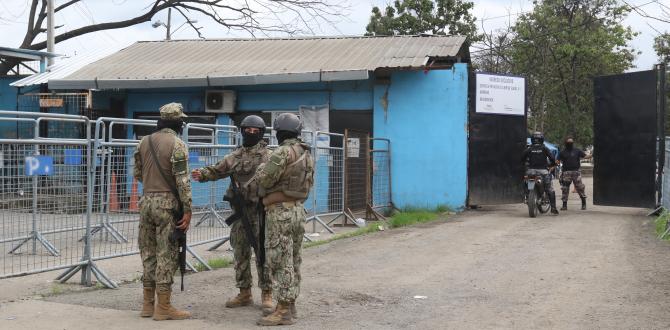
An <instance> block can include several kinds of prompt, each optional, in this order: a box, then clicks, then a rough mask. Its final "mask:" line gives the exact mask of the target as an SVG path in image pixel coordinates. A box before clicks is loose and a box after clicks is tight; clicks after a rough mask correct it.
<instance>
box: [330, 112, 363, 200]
mask: <svg viewBox="0 0 670 330" xmlns="http://www.w3.org/2000/svg"><path fill="white" fill-rule="evenodd" d="M329 121H330V123H329V124H330V131H331V132H333V133H339V134H345V132H346V133H347V134H348V135H347V137H348V138H349V139H357V140H358V143H359V152H358V153H355V154H354V153H347V152H345V157H346V159H345V169H344V175H345V177H344V180H333V181H331V185H330V189H329V190H330V195H331V196H338V195H339V194H340V191H341V189H342V187H341V186H340V184H341V182H343V181H344V183H345V192H344V199H345V200H344V206H345V207H347V208H349V209H351V210H353V211H358V210H363V209H365V206H366V203H367V196H368V190H369V189H370V187H369V182H370V178H369V174H370V171H369V170H368V158H369V157H370V152H369V150H370V146H369V143H368V137H369V136H370V135H372V111H369V110H356V111H340V110H331V111H330V114H329ZM343 144H344V141H343V139H331V145H332V146H333V147H342V146H343ZM333 183H334V184H333Z"/></svg>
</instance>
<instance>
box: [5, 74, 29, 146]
mask: <svg viewBox="0 0 670 330" xmlns="http://www.w3.org/2000/svg"><path fill="white" fill-rule="evenodd" d="M22 78H24V77H23V76H21V77H0V110H10V111H16V94H17V93H18V89H17V88H16V87H12V86H9V84H11V83H13V82H15V81H17V80H19V79H22ZM16 129H17V125H16V124H15V123H11V122H0V138H5V139H14V138H16Z"/></svg>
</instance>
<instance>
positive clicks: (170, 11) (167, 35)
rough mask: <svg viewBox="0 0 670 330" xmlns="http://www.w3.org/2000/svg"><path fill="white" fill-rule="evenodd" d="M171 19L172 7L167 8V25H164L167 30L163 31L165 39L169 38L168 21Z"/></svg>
mask: <svg viewBox="0 0 670 330" xmlns="http://www.w3.org/2000/svg"><path fill="white" fill-rule="evenodd" d="M171 21H172V8H168V20H167V25H166V26H165V27H166V28H167V32H165V40H170V22H171Z"/></svg>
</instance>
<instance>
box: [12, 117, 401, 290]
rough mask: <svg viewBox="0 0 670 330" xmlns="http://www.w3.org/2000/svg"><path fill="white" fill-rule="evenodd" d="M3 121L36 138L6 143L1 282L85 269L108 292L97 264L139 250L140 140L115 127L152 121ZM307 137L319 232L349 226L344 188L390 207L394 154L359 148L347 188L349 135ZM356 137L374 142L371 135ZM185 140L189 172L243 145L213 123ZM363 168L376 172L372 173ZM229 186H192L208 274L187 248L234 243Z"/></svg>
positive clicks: (197, 240)
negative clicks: (337, 224) (136, 171)
mask: <svg viewBox="0 0 670 330" xmlns="http://www.w3.org/2000/svg"><path fill="white" fill-rule="evenodd" d="M0 121H3V122H10V123H15V124H21V125H23V126H25V127H26V131H31V132H32V135H31V136H27V137H22V138H4V137H3V138H0V195H1V197H2V199H1V200H0V278H6V277H13V276H19V275H26V274H31V273H37V272H44V271H50V270H57V269H66V270H65V272H64V273H62V274H61V275H60V276H59V277H58V278H57V279H59V280H61V281H66V280H68V279H69V278H71V277H72V276H74V275H75V274H76V273H78V272H81V274H82V280H81V281H82V284H85V285H91V280H92V277H93V276H95V277H97V279H98V281H99V282H101V283H102V284H103V285H105V286H108V287H116V284H115V283H114V282H113V281H112V280H111V279H110V278H109V277H108V276H107V275H106V274H105V273H104V272H103V270H102V269H100V268H98V267H97V266H96V262H97V261H99V260H103V259H110V258H116V257H121V256H127V255H133V254H137V253H139V246H138V241H137V238H138V224H139V219H140V217H139V201H140V197H141V196H142V184H141V183H140V182H138V181H137V180H136V179H135V178H134V177H133V166H134V164H133V162H134V159H133V153H134V151H135V149H136V147H137V145H138V143H139V141H140V139H141V137H142V136H138V135H137V134H127V135H126V136H123V137H119V136H113V135H112V132H113V131H115V129H114V127H117V128H118V127H119V126H126V127H144V128H145V130H144V131H153V130H154V129H155V126H156V121H153V120H139V119H123V118H106V117H103V118H98V119H97V120H96V121H95V123H92V122H90V121H89V120H88V118H86V117H83V116H79V115H68V114H48V113H39V112H37V113H30V112H15V111H11V112H10V111H0ZM51 124H56V126H57V127H61V126H58V125H61V124H63V125H64V124H67V125H70V126H68V127H72V128H74V127H77V132H78V133H77V134H76V136H74V135H67V134H63V137H58V136H57V135H58V134H56V133H54V134H50V133H48V131H44V130H43V129H42V128H43V127H44V125H51ZM93 124H94V125H93ZM63 127H64V126H63ZM146 128H148V129H149V130H146ZM124 131H126V132H132V131H131V130H124ZM136 131H140V130H136ZM55 135H56V136H55ZM302 137H303V140H305V141H306V142H308V143H309V144H310V145H311V147H312V154H313V155H314V158H315V172H316V173H315V185H314V187H313V190H312V192H311V193H310V196H309V198H308V200H307V201H306V202H305V208H306V209H308V221H309V222H312V223H313V230H314V231H316V226H318V225H321V226H323V227H324V228H326V229H327V230H328V231H330V232H333V231H332V229H331V228H330V226H329V225H330V224H331V223H333V222H334V221H336V220H337V219H343V221H344V219H346V217H345V208H346V204H347V197H346V196H347V191H354V192H355V193H358V194H362V196H363V201H362V203H363V205H365V203H366V200H368V199H369V198H370V197H369V196H373V197H372V200H373V204H374V205H380V206H381V205H386V204H387V203H390V178H389V181H385V179H384V177H385V176H386V175H390V171H389V166H390V159H389V157H390V151H389V150H388V149H389V148H386V149H384V150H386V152H385V151H384V150H381V149H380V150H374V152H373V154H375V155H376V154H377V153H378V154H379V155H380V156H379V157H373V159H374V160H373V161H372V162H369V161H368V160H367V159H368V157H369V155H370V152H369V150H368V149H367V148H366V147H360V150H359V153H358V156H360V157H359V158H362V159H365V161H364V162H363V163H360V160H359V164H358V165H356V166H358V167H351V168H349V169H350V170H352V169H355V170H356V171H361V173H363V174H362V176H363V177H362V178H360V177H358V178H357V177H356V173H358V172H356V171H354V172H350V173H349V175H351V177H350V178H349V179H350V181H349V182H350V183H351V182H362V183H363V185H362V186H358V188H355V189H354V190H348V188H347V186H346V184H347V179H346V178H347V172H346V171H347V169H348V167H347V166H348V164H347V160H348V159H350V158H352V157H353V153H351V154H349V155H347V151H346V147H345V146H346V143H345V141H346V140H347V139H346V137H345V135H342V134H335V133H325V132H316V133H313V132H308V131H305V132H303V134H302ZM357 138H359V139H361V140H362V141H365V142H363V143H362V144H365V145H368V144H369V142H368V137H367V135H361V136H359V137H357ZM183 139H184V140H185V141H186V143H187V145H188V147H189V166H190V170H193V169H196V168H200V167H203V166H206V165H213V164H216V163H217V162H219V161H221V160H222V159H223V158H224V157H225V156H226V155H228V154H229V153H231V152H232V151H233V150H235V148H237V147H238V145H239V144H240V143H239V142H240V141H241V139H240V135H239V131H238V130H237V128H236V127H234V126H228V125H209V124H188V125H187V126H186V128H185V131H184V135H183ZM271 142H275V141H272V140H271ZM387 146H388V144H387ZM271 147H275V146H271ZM382 155H383V156H382ZM360 164H365V165H363V168H361V167H360V166H361V165H360ZM367 164H373V166H374V167H375V168H374V170H370V169H366V168H365V167H366V166H368V165H367ZM370 173H373V174H372V177H370ZM358 175H359V176H360V175H361V174H360V173H359V174H358ZM370 181H372V185H374V186H375V187H379V189H383V190H384V191H383V192H380V194H379V197H376V196H377V195H376V194H374V193H373V194H370V192H369V191H368V189H369V187H371V185H370ZM228 185H229V180H228V179H227V178H226V179H223V180H217V181H212V182H204V183H199V182H192V192H193V218H192V221H191V228H190V230H189V231H188V244H189V249H188V251H189V252H190V253H191V255H192V256H193V257H195V258H196V259H197V260H198V261H200V262H201V263H203V265H204V266H205V267H206V268H207V267H208V265H207V263H206V262H205V261H204V260H202V258H200V257H199V256H198V255H197V254H196V253H195V252H194V251H193V250H192V249H191V247H194V246H199V245H205V244H212V246H211V248H216V247H218V246H220V245H221V244H223V243H224V242H225V241H227V240H228V238H229V234H230V231H229V228H228V226H226V224H225V222H224V220H225V218H226V217H227V216H229V215H230V214H231V209H230V205H229V204H228V203H227V202H225V201H223V196H224V194H225V191H226V189H227V187H228ZM361 187H362V188H361ZM387 192H388V193H387ZM191 268H193V267H192V266H191Z"/></svg>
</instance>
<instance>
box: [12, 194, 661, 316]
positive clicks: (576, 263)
mask: <svg viewBox="0 0 670 330" xmlns="http://www.w3.org/2000/svg"><path fill="white" fill-rule="evenodd" d="M573 199H574V197H573ZM589 204H590V203H589ZM570 208H571V210H569V211H567V212H562V213H561V215H560V216H557V217H553V216H542V217H539V218H536V219H530V218H528V217H527V212H526V211H525V209H524V206H523V205H520V204H519V205H509V206H499V207H488V208H484V209H481V210H477V211H467V212H464V213H462V214H459V215H456V216H452V217H451V218H449V219H448V220H446V221H439V222H435V223H431V224H427V225H421V226H415V227H411V228H407V229H398V230H391V231H385V232H381V233H376V234H373V235H369V236H365V237H358V238H354V239H348V240H340V241H335V242H333V243H331V244H328V245H324V246H319V247H315V248H311V249H308V250H306V251H305V254H304V260H305V261H304V267H303V285H302V293H301V296H300V299H299V301H298V303H297V304H298V308H299V312H300V319H299V321H298V323H297V324H296V325H295V326H293V327H291V328H294V329H315V328H323V329H360V328H366V329H407V328H411V329H447V328H451V329H494V328H496V329H497V328H515V329H538V328H541V329H547V328H556V329H585V328H589V329H592V328H603V329H630V328H636V329H667V328H670V313H668V312H667V311H668V310H670V296H669V295H670V277H668V276H667V274H668V271H666V269H668V268H670V244H668V243H666V242H661V241H658V240H656V238H655V237H654V233H653V218H648V217H645V213H646V212H647V210H641V209H627V208H608V207H595V206H592V205H589V210H587V211H577V210H576V209H577V208H578V201H575V200H573V201H571V204H570ZM187 280H188V282H187V287H188V291H186V292H184V293H177V294H176V297H175V301H176V304H177V305H178V306H181V307H184V306H188V308H190V309H191V310H192V311H193V313H194V316H195V318H196V320H190V321H179V322H161V323H160V324H159V323H158V322H154V321H151V320H143V319H140V318H138V317H136V313H137V312H136V311H132V310H131V309H137V308H138V307H139V304H140V296H139V295H140V290H139V285H138V284H129V285H124V286H122V287H121V288H120V289H118V290H96V291H92V292H78V293H70V294H62V295H56V296H53V297H49V298H46V300H47V301H36V300H32V299H31V300H27V301H20V302H13V303H9V304H5V305H3V306H2V307H0V328H2V329H10V328H12V329H18V328H31V329H39V328H52V327H50V326H49V325H51V326H57V327H58V328H63V329H79V328H82V329H83V328H89V329H90V328H91V326H92V325H94V324H95V325H97V326H98V327H99V328H101V329H106V328H118V329H122V328H126V329H127V328H145V329H152V328H156V329H158V328H159V327H162V326H168V325H164V324H163V323H170V324H169V327H170V328H174V329H179V328H190V329H203V328H228V329H245V328H256V326H255V321H256V319H257V318H258V316H259V310H258V307H247V308H242V309H236V310H231V309H226V308H224V302H225V300H226V299H227V298H228V297H230V296H231V295H232V294H233V293H234V292H235V289H234V288H233V286H234V277H233V273H232V269H222V270H218V271H212V272H203V273H199V274H194V275H192V276H189V277H188V279H187ZM0 284H2V283H1V282H0ZM254 293H255V295H256V297H255V298H256V300H258V297H259V292H258V291H254ZM54 310H56V311H61V312H62V314H59V313H54V312H53V311H54ZM38 312H39V314H38ZM31 315H32V316H31ZM8 317H9V318H11V317H13V318H12V319H10V320H8Z"/></svg>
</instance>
